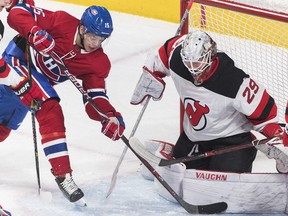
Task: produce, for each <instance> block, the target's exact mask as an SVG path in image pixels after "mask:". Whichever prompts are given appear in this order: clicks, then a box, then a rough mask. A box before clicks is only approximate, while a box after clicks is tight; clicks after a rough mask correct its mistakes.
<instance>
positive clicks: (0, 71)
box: [0, 58, 22, 86]
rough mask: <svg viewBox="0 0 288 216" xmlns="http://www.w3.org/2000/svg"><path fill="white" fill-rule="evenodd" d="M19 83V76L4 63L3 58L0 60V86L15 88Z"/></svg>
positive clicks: (20, 79)
mask: <svg viewBox="0 0 288 216" xmlns="http://www.w3.org/2000/svg"><path fill="white" fill-rule="evenodd" d="M21 81H22V78H21V76H20V75H19V74H18V73H17V72H16V71H15V70H14V69H13V68H11V67H10V66H9V65H8V64H7V63H6V62H5V60H4V58H0V84H3V85H7V86H16V85H18V84H19V83H20V82H21Z"/></svg>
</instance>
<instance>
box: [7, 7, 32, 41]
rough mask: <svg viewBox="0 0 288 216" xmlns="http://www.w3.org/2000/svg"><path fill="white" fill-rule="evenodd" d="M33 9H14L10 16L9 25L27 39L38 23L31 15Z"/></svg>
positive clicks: (8, 18)
mask: <svg viewBox="0 0 288 216" xmlns="http://www.w3.org/2000/svg"><path fill="white" fill-rule="evenodd" d="M31 10H33V9H32V8H29V7H18V6H16V7H13V8H12V9H11V11H10V13H9V14H8V17H7V23H8V24H9V26H10V27H11V28H13V29H14V30H15V31H17V32H18V33H19V34H20V35H22V36H23V37H25V38H27V37H28V33H29V31H30V30H31V28H32V27H33V26H35V25H37V23H36V22H35V19H34V17H33V15H32V13H31Z"/></svg>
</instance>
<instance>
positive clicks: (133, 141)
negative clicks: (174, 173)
mask: <svg viewBox="0 0 288 216" xmlns="http://www.w3.org/2000/svg"><path fill="white" fill-rule="evenodd" d="M278 140H280V137H272V138H264V139H261V140H253V142H252V143H245V144H240V145H232V146H227V147H224V148H220V149H215V150H211V151H207V152H204V153H198V154H194V155H191V156H186V157H181V158H175V159H171V160H167V159H165V158H160V157H158V156H156V155H154V154H153V153H151V152H150V151H147V150H146V149H145V147H144V145H143V144H142V143H141V142H140V141H139V140H138V139H137V138H136V137H132V138H130V140H129V143H130V145H131V147H132V148H133V149H134V150H135V151H136V152H137V153H138V154H139V155H141V157H143V158H144V159H145V160H147V161H149V162H151V163H154V164H157V165H158V166H168V165H172V164H176V163H185V162H188V161H193V160H199V159H202V158H207V157H212V156H214V155H220V154H225V153H228V152H232V151H238V150H241V149H246V148H252V147H253V146H255V145H263V144H266V143H270V142H273V143H274V144H279V143H276V141H278Z"/></svg>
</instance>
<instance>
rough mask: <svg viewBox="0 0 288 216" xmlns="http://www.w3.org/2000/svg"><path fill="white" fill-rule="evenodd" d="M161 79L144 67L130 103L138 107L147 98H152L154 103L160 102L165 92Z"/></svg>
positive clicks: (156, 73) (157, 74)
mask: <svg viewBox="0 0 288 216" xmlns="http://www.w3.org/2000/svg"><path fill="white" fill-rule="evenodd" d="M162 77H163V76H162ZM162 77H161V75H159V73H158V72H152V71H150V70H149V69H148V68H147V67H146V66H144V67H143V73H142V75H141V77H140V79H139V81H138V83H137V86H136V88H135V90H134V92H133V95H132V98H131V100H130V103H131V104H133V105H138V104H140V103H142V102H143V101H144V100H145V98H147V97H152V99H153V100H156V101H157V100H160V99H161V97H162V95H163V92H164V90H165V82H164V80H163V79H162Z"/></svg>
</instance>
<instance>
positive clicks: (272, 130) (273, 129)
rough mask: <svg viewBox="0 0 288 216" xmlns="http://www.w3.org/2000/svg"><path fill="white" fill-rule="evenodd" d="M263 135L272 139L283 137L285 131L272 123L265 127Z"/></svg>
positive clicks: (262, 131)
mask: <svg viewBox="0 0 288 216" xmlns="http://www.w3.org/2000/svg"><path fill="white" fill-rule="evenodd" d="M261 133H262V134H264V136H266V137H268V138H270V137H275V136H279V135H281V134H282V133H283V130H282V128H281V127H280V125H279V124H277V123H270V124H267V125H265V126H264V128H263V129H262V130H261Z"/></svg>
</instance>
